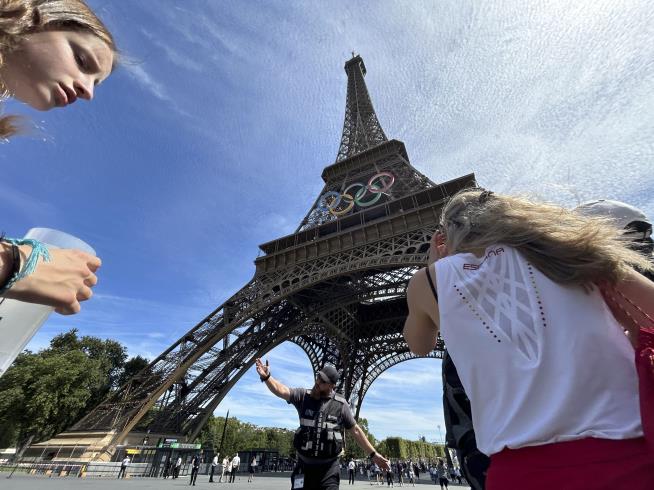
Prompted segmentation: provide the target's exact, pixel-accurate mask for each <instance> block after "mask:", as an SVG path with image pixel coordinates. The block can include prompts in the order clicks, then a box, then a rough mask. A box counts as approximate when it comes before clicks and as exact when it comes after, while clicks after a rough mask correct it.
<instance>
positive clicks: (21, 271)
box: [0, 237, 52, 295]
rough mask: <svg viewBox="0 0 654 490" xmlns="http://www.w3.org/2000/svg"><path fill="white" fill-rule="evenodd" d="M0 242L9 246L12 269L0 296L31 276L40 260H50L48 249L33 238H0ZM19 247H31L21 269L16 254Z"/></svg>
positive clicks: (18, 256)
mask: <svg viewBox="0 0 654 490" xmlns="http://www.w3.org/2000/svg"><path fill="white" fill-rule="evenodd" d="M2 241H4V242H7V243H10V244H11V253H12V257H13V268H12V273H11V276H10V278H9V280H8V281H7V283H6V284H5V285H4V286H3V287H2V288H1V289H0V295H2V294H4V293H6V292H7V290H9V289H10V288H11V287H12V286H13V285H14V284H16V282H18V281H20V280H21V279H23V278H24V277H27V276H29V275H30V274H32V273H33V272H34V271H35V270H36V266H37V264H38V263H39V259H41V258H42V259H43V261H44V262H50V261H51V260H52V258H51V257H50V252H49V251H48V248H47V247H46V246H45V245H44V244H43V243H42V242H40V241H38V240H34V239H33V238H22V239H16V238H6V237H2ZM19 245H29V246H31V247H32V252H31V253H30V255H29V257H28V258H27V260H26V261H25V265H23V267H22V268H21V267H20V254H19V253H18V246H19Z"/></svg>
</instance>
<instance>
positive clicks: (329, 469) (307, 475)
mask: <svg viewBox="0 0 654 490" xmlns="http://www.w3.org/2000/svg"><path fill="white" fill-rule="evenodd" d="M296 476H303V477H304V486H303V487H302V489H303V490H338V486H339V485H340V483H341V472H340V468H339V466H338V459H335V460H334V461H333V462H332V463H326V464H306V463H303V462H302V461H299V462H298V463H297V464H296V465H295V469H294V470H293V474H292V475H291V488H295V487H294V483H295V478H296Z"/></svg>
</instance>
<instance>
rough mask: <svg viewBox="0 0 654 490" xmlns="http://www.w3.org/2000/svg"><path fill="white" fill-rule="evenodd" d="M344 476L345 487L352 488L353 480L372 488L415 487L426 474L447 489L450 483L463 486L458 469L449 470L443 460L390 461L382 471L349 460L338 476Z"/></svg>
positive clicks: (450, 468)
mask: <svg viewBox="0 0 654 490" xmlns="http://www.w3.org/2000/svg"><path fill="white" fill-rule="evenodd" d="M346 474H347V477H348V484H351V485H353V484H354V482H355V481H356V480H367V481H368V482H369V483H370V484H371V485H378V486H384V485H386V486H389V487H394V486H396V485H397V486H400V487H402V486H404V485H411V486H415V484H416V482H418V481H419V480H420V475H421V474H422V475H423V479H424V478H425V475H429V478H430V479H431V480H432V481H433V482H434V483H436V484H441V485H444V486H446V487H447V485H448V483H449V482H457V483H458V484H463V482H464V481H465V479H464V478H463V477H462V474H461V471H460V469H459V468H458V467H457V466H454V465H452V466H451V467H448V466H446V465H445V462H444V461H443V460H442V459H440V458H439V459H437V460H435V461H425V460H423V459H418V460H416V461H413V460H411V459H408V460H406V459H396V460H390V468H388V469H382V468H380V467H379V466H378V465H376V464H374V463H371V462H369V461H365V460H357V461H355V460H353V459H351V460H350V461H349V462H347V463H341V476H342V477H343V478H344V477H345V476H346Z"/></svg>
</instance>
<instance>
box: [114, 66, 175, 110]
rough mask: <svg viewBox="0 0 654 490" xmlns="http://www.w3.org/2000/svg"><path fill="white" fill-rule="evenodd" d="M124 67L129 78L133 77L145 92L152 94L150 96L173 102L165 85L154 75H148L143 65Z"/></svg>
mask: <svg viewBox="0 0 654 490" xmlns="http://www.w3.org/2000/svg"><path fill="white" fill-rule="evenodd" d="M123 67H124V69H125V71H127V73H128V74H129V76H130V77H132V78H133V79H134V80H135V81H136V82H137V83H138V84H139V85H140V86H141V87H142V88H143V89H144V90H145V91H147V92H150V94H152V95H154V96H155V97H156V98H158V99H160V100H162V101H164V102H171V101H172V99H171V98H170V96H169V95H168V93H167V92H166V89H165V88H164V86H163V84H162V83H161V82H159V81H157V80H155V79H154V78H153V77H152V75H150V73H148V71H147V70H146V69H145V67H144V66H143V64H141V63H136V62H131V63H125V64H123Z"/></svg>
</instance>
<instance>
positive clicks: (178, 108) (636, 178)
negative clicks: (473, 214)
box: [0, 0, 654, 440]
mask: <svg viewBox="0 0 654 490" xmlns="http://www.w3.org/2000/svg"><path fill="white" fill-rule="evenodd" d="M90 3H91V4H92V5H93V6H95V7H96V8H97V10H98V12H99V14H100V15H101V16H102V18H103V19H104V20H105V21H106V22H107V23H108V24H109V26H110V27H111V29H112V30H113V32H114V34H115V36H116V38H117V42H118V43H119V45H120V47H121V50H122V51H123V53H124V59H123V64H122V66H120V67H119V69H118V70H117V71H116V72H115V74H114V75H113V76H112V77H111V78H110V79H108V80H107V81H106V83H105V84H104V85H103V86H101V87H100V88H99V89H98V91H97V94H96V100H94V101H93V103H91V104H87V103H84V102H83V101H80V102H78V103H77V104H75V105H74V106H73V107H71V108H68V109H65V110H55V111H52V112H49V113H38V112H35V111H32V110H30V109H29V108H26V107H24V106H22V105H21V104H18V103H15V102H9V103H7V104H5V111H6V112H8V113H20V114H25V115H27V116H28V117H29V118H30V119H31V120H32V121H33V122H34V124H35V126H36V127H35V130H34V132H33V134H32V135H31V136H29V137H20V138H15V139H13V140H12V141H11V142H9V143H7V144H4V145H2V148H1V149H2V151H0V166H1V167H2V178H1V179H0V206H2V209H3V216H4V219H3V222H2V225H1V227H2V228H3V229H4V230H5V231H6V232H7V233H8V234H9V235H10V236H20V235H22V234H23V233H24V232H25V231H26V230H27V229H29V228H31V227H33V226H47V227H52V228H57V229H61V230H64V231H68V232H70V233H72V234H74V235H77V236H79V237H81V238H83V239H85V240H86V241H88V242H89V243H90V244H92V245H93V246H94V247H95V248H96V250H97V251H98V253H99V255H100V256H101V257H102V259H103V263H104V265H103V267H102V270H101V274H100V283H99V285H98V287H97V288H96V296H95V297H94V299H93V300H92V301H91V302H89V303H87V304H85V305H84V306H83V311H82V313H81V314H80V315H78V316H75V317H60V316H52V317H51V318H50V320H49V321H48V322H47V323H46V325H45V326H44V327H43V329H42V330H41V331H40V332H39V333H38V334H37V336H36V337H35V338H34V340H33V341H32V343H31V344H30V346H29V347H30V348H32V349H37V348H39V347H42V346H45V345H47V343H48V341H49V339H50V338H52V336H53V335H55V334H56V333H58V332H61V331H65V330H67V329H69V328H71V327H76V328H78V329H79V330H80V332H81V333H83V334H92V335H98V336H102V337H110V338H115V339H117V340H120V341H121V342H123V343H124V344H125V345H127V347H128V348H129V353H130V354H131V355H135V354H141V355H146V356H148V357H150V358H152V357H154V356H156V355H158V354H159V353H160V352H161V351H162V350H163V349H165V348H166V347H168V346H169V345H170V344H171V343H172V342H173V341H174V340H176V339H177V338H178V337H179V336H180V335H181V334H182V333H184V332H185V331H186V330H188V329H189V328H191V327H192V326H193V325H195V323H197V322H198V321H199V320H201V319H202V318H203V317H204V316H205V315H206V314H207V313H209V312H210V311H212V310H213V309H214V308H215V307H217V306H218V305H219V304H220V303H222V301H223V300H225V299H226V298H227V297H229V296H230V295H231V294H233V293H234V292H236V291H237V290H238V289H240V288H241V287H242V286H243V285H244V284H245V283H246V282H247V281H248V280H249V279H250V278H251V276H252V274H253V273H254V265H253V260H254V258H255V257H256V256H257V254H258V253H259V251H258V244H260V243H265V242H267V241H269V240H271V239H274V238H277V237H280V236H282V235H284V234H287V233H290V232H292V231H293V230H294V229H295V228H296V226H297V224H298V223H299V222H300V220H301V219H302V218H303V216H304V214H305V213H306V211H307V210H308V208H309V207H310V206H311V204H312V203H313V201H314V199H315V198H316V196H317V194H318V193H319V192H320V189H321V188H322V180H321V179H320V173H321V171H322V169H323V168H324V167H325V166H326V165H329V164H331V163H333V161H334V159H335V157H336V153H337V150H338V144H339V142H340V133H341V129H342V124H343V113H344V106H345V92H346V77H345V73H344V71H343V63H344V62H345V61H346V60H347V59H348V58H349V57H350V53H351V51H353V50H355V51H356V52H357V53H360V54H361V55H362V56H363V58H364V60H365V62H366V66H367V68H368V75H367V77H366V81H367V84H368V89H369V91H370V94H371V96H372V99H373V103H374V105H375V109H376V111H377V115H378V117H379V120H380V122H381V124H382V126H383V127H384V130H385V132H386V134H387V135H388V136H389V137H391V138H396V139H399V140H402V141H404V142H405V144H406V147H407V150H408V153H409V156H410V159H411V162H412V163H413V165H414V166H415V167H416V168H417V169H419V170H420V171H422V172H423V173H424V174H426V175H427V176H428V177H430V178H431V179H432V180H434V181H437V182H440V181H445V180H449V179H451V178H454V177H458V176H460V175H463V174H466V173H469V172H475V173H476V175H477V178H478V180H479V181H480V182H481V183H482V184H483V185H484V186H486V187H488V188H491V189H493V190H495V191H498V192H509V193H527V194H529V195H531V196H534V197H540V198H543V199H547V200H551V201H554V202H558V203H561V204H564V205H569V206H572V205H575V204H577V203H578V202H581V201H584V200H589V199H593V198H613V199H620V200H624V201H627V202H630V203H632V204H634V205H636V206H639V207H641V208H642V209H643V210H644V211H645V212H646V213H647V214H648V215H650V216H654V192H652V184H653V183H654V176H653V175H652V172H651V165H652V161H653V158H652V157H653V156H654V63H652V60H653V59H654V39H653V37H654V33H653V32H652V29H651V26H652V25H654V11H653V10H652V9H651V7H650V5H649V4H648V2H647V1H644V0H643V1H640V2H639V1H632V2H624V3H622V2H620V3H618V2H613V1H592V2H591V1H585V2H550V3H549V4H547V5H546V4H541V3H538V4H537V3H535V2H534V3H527V4H526V3H525V2H522V1H519V0H515V1H505V2H499V1H498V2H461V1H458V0H451V1H439V2H434V1H424V2H421V1H412V2H390V1H389V2H377V1H360V2H345V1H332V2H302V1H291V2H288V1H267V2H254V1H248V2H245V1H243V2H218V1H211V0H185V1H174V0H149V1H147V2H144V1H142V0H121V1H120V2H109V1H107V0H92V1H90ZM270 359H271V365H272V366H273V367H274V373H275V375H276V376H277V377H279V378H280V379H281V380H282V381H284V382H287V383H288V384H290V385H297V386H301V385H308V384H309V383H310V382H311V373H310V367H309V362H308V360H307V359H306V357H305V356H304V354H303V353H302V352H301V351H300V350H299V349H298V348H295V347H294V346H291V345H282V346H280V347H278V348H277V349H276V350H275V351H274V352H273V353H271V355H270ZM253 371H254V370H252V371H251V372H250V373H248V375H246V376H245V377H244V378H242V380H241V381H240V382H239V384H238V385H237V386H236V388H235V389H234V390H233V392H232V393H230V395H229V396H228V397H227V398H226V399H225V400H224V401H223V403H222V404H221V405H220V407H219V409H218V412H219V413H224V412H225V411H226V410H227V409H228V408H230V409H231V413H232V414H233V415H235V416H237V417H239V418H241V419H244V420H250V421H252V422H255V423H259V424H262V425H281V426H286V427H295V426H296V424H297V420H296V417H295V412H294V410H293V409H292V408H291V407H288V406H286V405H284V403H283V402H281V401H279V400H276V399H273V398H272V395H269V394H268V393H266V391H265V388H264V387H263V386H261V384H260V383H259V382H258V380H257V379H256V375H255V373H254V372H253ZM440 393H441V383H440V364H439V363H438V362H437V361H425V360H416V361H410V362H406V363H403V364H400V365H398V366H396V367H394V368H391V369H390V370H389V371H387V372H386V373H385V374H384V375H382V376H381V377H380V378H379V380H378V381H377V382H376V383H375V384H374V385H373V386H372V388H371V389H370V391H369V392H368V395H367V398H366V400H365V401H364V404H363V409H362V416H363V417H366V418H368V419H369V421H370V427H371V429H372V432H373V433H374V434H375V435H376V436H378V437H385V436H387V435H403V436H405V437H411V438H415V437H418V436H419V435H426V436H427V438H428V439H429V440H434V439H438V438H439V434H438V425H443V422H442V409H441V402H440ZM261 406H265V407H266V410H265V414H262V413H261V411H260V410H257V411H255V410H253V409H252V407H261Z"/></svg>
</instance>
